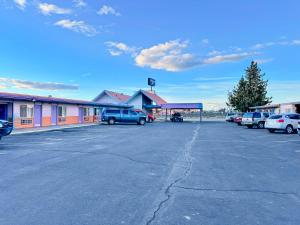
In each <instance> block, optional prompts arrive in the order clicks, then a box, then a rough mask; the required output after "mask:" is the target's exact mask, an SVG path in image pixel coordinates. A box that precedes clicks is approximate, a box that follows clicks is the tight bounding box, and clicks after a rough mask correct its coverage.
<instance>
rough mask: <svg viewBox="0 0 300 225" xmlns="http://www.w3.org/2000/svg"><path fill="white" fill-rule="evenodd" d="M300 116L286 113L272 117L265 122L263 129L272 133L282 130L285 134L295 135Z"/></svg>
mask: <svg viewBox="0 0 300 225" xmlns="http://www.w3.org/2000/svg"><path fill="white" fill-rule="evenodd" d="M299 122H300V114H296V113H287V114H278V115H273V116H271V117H270V118H269V119H267V121H266V125H265V127H266V128H267V129H268V130H269V131H270V132H271V133H274V132H275V131H276V130H283V131H285V132H286V133H287V134H292V133H297V129H298V123H299Z"/></svg>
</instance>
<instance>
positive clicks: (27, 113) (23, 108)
mask: <svg viewBox="0 0 300 225" xmlns="http://www.w3.org/2000/svg"><path fill="white" fill-rule="evenodd" d="M20 117H21V118H32V117H33V107H29V106H28V105H20Z"/></svg>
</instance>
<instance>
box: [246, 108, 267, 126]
mask: <svg viewBox="0 0 300 225" xmlns="http://www.w3.org/2000/svg"><path fill="white" fill-rule="evenodd" d="M269 116H270V113H268V112H248V113H245V114H244V115H243V118H242V125H244V126H247V127H248V128H260V129H263V128H264V127H265V122H266V119H267V118H268V117H269Z"/></svg>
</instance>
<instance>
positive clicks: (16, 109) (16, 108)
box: [13, 102, 34, 118]
mask: <svg viewBox="0 0 300 225" xmlns="http://www.w3.org/2000/svg"><path fill="white" fill-rule="evenodd" d="M20 105H27V106H28V107H32V108H33V106H34V104H33V103H31V102H14V110H13V111H14V118H20Z"/></svg>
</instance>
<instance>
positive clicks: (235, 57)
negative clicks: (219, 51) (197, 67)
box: [203, 52, 257, 64]
mask: <svg viewBox="0 0 300 225" xmlns="http://www.w3.org/2000/svg"><path fill="white" fill-rule="evenodd" d="M256 54H257V53H255V52H242V53H234V54H227V55H217V56H213V57H210V58H207V59H205V60H204V61H203V64H217V63H223V62H234V61H240V60H242V59H246V58H248V57H250V56H253V55H256Z"/></svg>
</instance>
